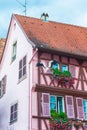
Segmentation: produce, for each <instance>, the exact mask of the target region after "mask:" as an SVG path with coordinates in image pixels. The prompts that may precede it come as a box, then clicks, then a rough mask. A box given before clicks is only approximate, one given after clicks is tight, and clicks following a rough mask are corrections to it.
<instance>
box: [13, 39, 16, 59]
mask: <svg viewBox="0 0 87 130" xmlns="http://www.w3.org/2000/svg"><path fill="white" fill-rule="evenodd" d="M16 52H17V41H16V42H15V43H14V44H13V51H12V61H14V60H15V59H16Z"/></svg>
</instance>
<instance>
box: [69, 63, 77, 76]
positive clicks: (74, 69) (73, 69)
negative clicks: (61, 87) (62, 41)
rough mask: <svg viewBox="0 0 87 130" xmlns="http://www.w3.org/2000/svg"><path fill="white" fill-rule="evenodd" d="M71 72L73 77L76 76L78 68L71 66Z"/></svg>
mask: <svg viewBox="0 0 87 130" xmlns="http://www.w3.org/2000/svg"><path fill="white" fill-rule="evenodd" d="M69 72H70V73H71V75H72V77H75V76H76V67H75V66H74V65H69Z"/></svg>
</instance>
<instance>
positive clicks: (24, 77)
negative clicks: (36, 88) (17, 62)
mask: <svg viewBox="0 0 87 130" xmlns="http://www.w3.org/2000/svg"><path fill="white" fill-rule="evenodd" d="M26 78H27V75H24V76H23V77H22V78H21V79H19V80H18V84H19V83H20V82H22V81H23V80H24V79H26Z"/></svg>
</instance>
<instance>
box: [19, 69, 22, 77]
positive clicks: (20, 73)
mask: <svg viewBox="0 0 87 130" xmlns="http://www.w3.org/2000/svg"><path fill="white" fill-rule="evenodd" d="M21 77H22V70H20V71H19V79H20V78H21Z"/></svg>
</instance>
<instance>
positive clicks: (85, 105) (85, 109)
mask: <svg viewBox="0 0 87 130" xmlns="http://www.w3.org/2000/svg"><path fill="white" fill-rule="evenodd" d="M83 106H84V116H85V119H86V120H87V100H84V101H83Z"/></svg>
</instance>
